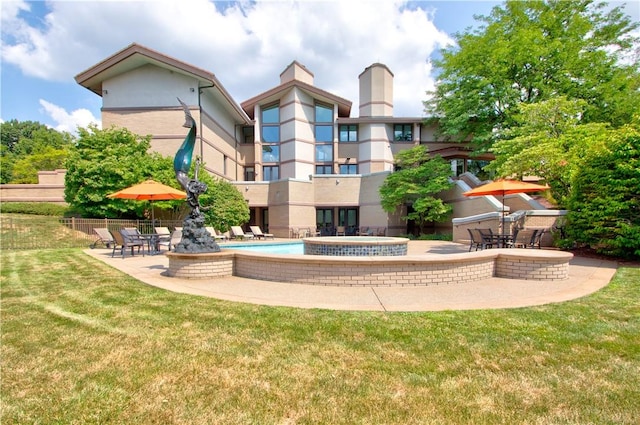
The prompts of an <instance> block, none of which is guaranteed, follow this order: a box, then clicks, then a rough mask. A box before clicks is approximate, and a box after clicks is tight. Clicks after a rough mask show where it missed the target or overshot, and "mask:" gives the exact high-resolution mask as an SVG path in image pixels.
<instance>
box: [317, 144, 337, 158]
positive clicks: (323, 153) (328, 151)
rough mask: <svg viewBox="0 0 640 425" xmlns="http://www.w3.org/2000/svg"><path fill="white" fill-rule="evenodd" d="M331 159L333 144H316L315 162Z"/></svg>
mask: <svg viewBox="0 0 640 425" xmlns="http://www.w3.org/2000/svg"><path fill="white" fill-rule="evenodd" d="M332 161H333V144H330V145H316V162H332Z"/></svg>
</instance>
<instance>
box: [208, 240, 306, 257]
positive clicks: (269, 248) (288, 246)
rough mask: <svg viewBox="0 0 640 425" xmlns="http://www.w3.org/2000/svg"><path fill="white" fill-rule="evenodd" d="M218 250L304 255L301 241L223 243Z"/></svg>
mask: <svg viewBox="0 0 640 425" xmlns="http://www.w3.org/2000/svg"><path fill="white" fill-rule="evenodd" d="M220 248H222V249H223V250H224V249H238V250H241V251H251V252H261V253H264V254H300V255H302V254H304V244H303V243H302V241H298V242H280V243H268V242H260V243H250V242H243V243H235V244H234V243H225V244H220Z"/></svg>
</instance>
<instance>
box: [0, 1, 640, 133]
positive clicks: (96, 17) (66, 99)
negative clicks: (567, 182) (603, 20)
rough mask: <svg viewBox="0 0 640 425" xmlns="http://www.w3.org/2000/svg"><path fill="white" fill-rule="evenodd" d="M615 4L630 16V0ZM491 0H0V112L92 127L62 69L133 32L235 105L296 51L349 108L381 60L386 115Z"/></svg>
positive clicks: (64, 126)
mask: <svg viewBox="0 0 640 425" xmlns="http://www.w3.org/2000/svg"><path fill="white" fill-rule="evenodd" d="M613 3H615V2H612V4H613ZM627 3H628V5H627V7H626V9H625V10H626V12H627V13H628V14H630V15H631V16H632V17H634V18H635V19H638V13H639V12H640V10H638V9H640V6H638V3H636V2H627ZM499 4H501V2H496V1H418V2H406V1H387V0H368V1H360V0H350V1H338V0H317V1H291V0H287V1H277V0H271V1H259V2H254V1H248V0H244V1H241V2H230V1H227V2H214V1H210V0H182V1H180V2H177V1H162V0H158V1H152V0H146V1H117V0H105V1H99V0H93V1H79V0H76V1H64V0H58V1H46V2H45V1H35V2H27V1H13V0H1V3H0V13H1V22H0V26H1V28H2V38H1V50H0V53H1V56H0V60H1V69H0V73H1V81H0V83H1V85H0V98H1V99H0V100H1V102H0V119H2V120H3V121H8V120H11V119H18V120H20V121H26V120H32V121H38V122H41V123H43V124H46V125H48V126H51V127H53V128H56V129H58V130H64V131H71V132H75V129H76V128H77V126H82V127H85V126H86V125H88V124H89V123H90V122H95V123H97V124H98V125H100V106H101V98H100V97H99V96H97V95H95V94H94V93H92V92H90V91H89V90H87V89H85V88H83V87H81V86H79V85H78V84H77V83H76V82H75V80H74V77H75V76H76V75H77V74H79V73H81V72H82V71H84V70H86V69H87V68H90V67H92V66H93V65H95V64H96V63H98V62H100V61H102V60H103V59H105V58H107V57H108V56H110V55H112V54H114V53H116V52H117V51H119V50H121V49H123V48H125V47H126V46H128V45H129V44H131V43H133V42H136V43H139V44H142V45H144V46H147V47H149V48H151V49H154V50H157V51H159V52H161V53H164V54H166V55H168V56H171V57H174V58H176V59H179V60H182V61H184V62H187V63H189V64H191V65H194V66H197V67H199V68H202V69H206V70H207V71H210V72H213V73H214V74H216V76H217V77H218V79H219V80H220V82H221V83H222V84H223V86H224V87H225V88H226V89H227V91H228V92H229V93H230V94H231V95H232V96H233V98H234V99H235V100H236V101H237V102H238V103H240V102H242V101H244V100H246V99H248V98H250V97H253V96H255V95H257V94H260V93H262V92H264V91H266V90H268V89H270V88H272V87H274V86H276V85H278V84H279V75H280V73H281V72H282V71H283V70H284V69H285V68H286V66H287V65H289V64H290V63H291V62H292V61H293V60H297V61H298V62H300V63H302V64H304V65H305V66H306V67H307V68H308V69H309V70H310V71H311V72H313V74H314V76H315V85H316V86H318V87H319V88H321V89H324V90H327V91H330V92H332V93H334V94H336V95H338V96H341V97H344V98H346V99H349V100H351V101H352V102H353V108H352V111H356V112H355V113H356V114H357V105H358V75H359V74H360V73H361V72H362V71H363V70H364V69H365V68H366V67H367V66H369V65H371V64H372V63H375V62H381V63H384V64H385V65H387V66H388V67H389V68H390V69H391V71H392V72H393V73H394V76H395V79H394V109H395V115H396V116H422V115H423V113H422V101H423V100H424V99H425V97H426V96H425V91H426V90H428V89H431V88H433V84H434V71H433V69H432V68H431V66H430V64H429V63H428V60H429V59H430V58H433V57H435V55H437V52H438V51H439V50H440V49H441V48H443V47H445V46H447V45H450V44H451V43H453V37H452V35H453V34H454V33H455V32H461V31H464V30H465V28H467V27H470V26H475V25H476V21H475V20H474V18H473V16H474V14H480V15H487V14H489V13H490V12H491V9H492V8H493V7H494V6H496V5H499ZM616 4H619V3H616ZM338 6H339V7H338ZM352 113H353V112H352Z"/></svg>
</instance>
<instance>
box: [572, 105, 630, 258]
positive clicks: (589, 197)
mask: <svg viewBox="0 0 640 425" xmlns="http://www.w3.org/2000/svg"><path fill="white" fill-rule="evenodd" d="M572 187H573V191H572V194H571V197H570V199H569V208H570V211H569V213H568V215H567V225H566V231H567V235H568V236H569V238H570V239H572V240H574V241H575V242H577V243H578V244H580V245H589V246H591V247H593V248H596V249H597V250H598V251H599V252H601V253H605V254H610V255H614V256H619V257H627V258H635V259H640V116H639V117H638V119H637V121H636V122H635V123H633V124H630V125H628V126H625V127H623V128H621V129H618V130H615V131H612V132H610V133H609V135H608V137H607V139H606V140H605V141H604V143H602V144H600V145H596V146H594V147H593V148H592V149H590V150H589V151H586V152H585V158H584V160H583V162H582V164H581V166H580V168H579V169H578V171H577V172H576V174H575V176H574V178H573V181H572Z"/></svg>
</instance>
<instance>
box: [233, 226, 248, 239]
mask: <svg viewBox="0 0 640 425" xmlns="http://www.w3.org/2000/svg"><path fill="white" fill-rule="evenodd" d="M231 233H233V237H234V238H235V239H242V240H244V239H253V233H248V232H247V233H245V232H244V231H243V230H242V227H240V226H231Z"/></svg>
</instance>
